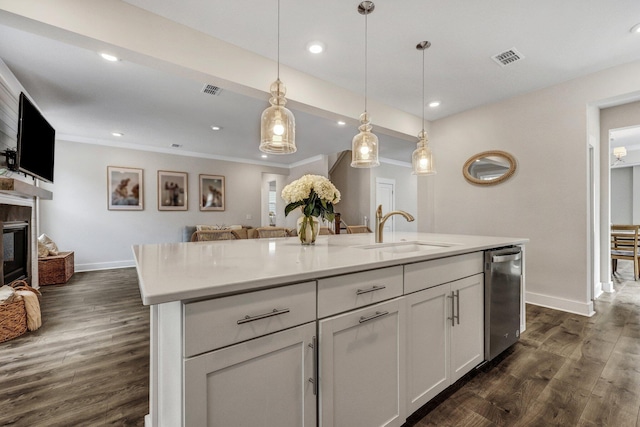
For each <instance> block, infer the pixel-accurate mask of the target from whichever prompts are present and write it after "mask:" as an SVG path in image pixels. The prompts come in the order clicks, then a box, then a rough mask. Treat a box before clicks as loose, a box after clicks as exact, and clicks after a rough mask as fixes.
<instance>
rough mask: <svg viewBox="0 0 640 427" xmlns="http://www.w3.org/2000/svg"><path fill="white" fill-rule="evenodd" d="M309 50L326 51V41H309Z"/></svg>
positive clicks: (315, 51) (313, 51)
mask: <svg viewBox="0 0 640 427" xmlns="http://www.w3.org/2000/svg"><path fill="white" fill-rule="evenodd" d="M307 50H308V51H309V52H311V53H322V52H324V43H322V42H316V41H314V42H309V43H307Z"/></svg>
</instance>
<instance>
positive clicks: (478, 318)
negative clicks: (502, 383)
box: [450, 274, 484, 383]
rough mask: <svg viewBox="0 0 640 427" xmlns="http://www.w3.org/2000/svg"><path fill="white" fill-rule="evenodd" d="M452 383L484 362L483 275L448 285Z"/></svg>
mask: <svg viewBox="0 0 640 427" xmlns="http://www.w3.org/2000/svg"><path fill="white" fill-rule="evenodd" d="M451 291H452V296H453V297H454V298H453V299H452V300H450V301H453V304H452V308H453V310H454V313H455V316H454V322H453V326H452V327H451V382H452V383H453V382H455V381H457V380H458V379H460V378H461V377H462V376H463V375H464V374H466V373H467V372H469V371H470V370H471V369H473V368H474V367H476V366H477V365H478V364H480V363H481V362H482V361H483V360H484V275H483V274H476V275H475V276H471V277H467V278H465V279H461V280H456V281H455V282H451Z"/></svg>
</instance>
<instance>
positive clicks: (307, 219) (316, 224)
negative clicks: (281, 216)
mask: <svg viewBox="0 0 640 427" xmlns="http://www.w3.org/2000/svg"><path fill="white" fill-rule="evenodd" d="M297 228H298V237H299V238H300V243H302V244H303V245H313V244H315V243H316V237H317V236H318V230H319V229H320V221H318V218H316V217H313V216H304V215H303V216H301V217H300V218H298V227H297Z"/></svg>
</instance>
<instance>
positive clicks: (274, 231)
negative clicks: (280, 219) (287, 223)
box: [256, 227, 289, 239]
mask: <svg viewBox="0 0 640 427" xmlns="http://www.w3.org/2000/svg"><path fill="white" fill-rule="evenodd" d="M256 233H257V234H258V238H260V239H270V238H273V237H289V232H288V230H287V229H286V228H284V227H258V228H256Z"/></svg>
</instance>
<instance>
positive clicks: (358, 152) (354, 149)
mask: <svg viewBox="0 0 640 427" xmlns="http://www.w3.org/2000/svg"><path fill="white" fill-rule="evenodd" d="M358 129H359V130H360V132H359V133H358V134H357V135H356V136H354V137H353V139H352V140H351V167H354V168H372V167H375V166H380V161H379V160H378V137H377V136H375V135H374V134H373V133H371V129H373V127H372V126H371V120H370V119H369V115H368V114H367V112H366V111H365V112H364V113H362V114H361V115H360V126H359V127H358Z"/></svg>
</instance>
